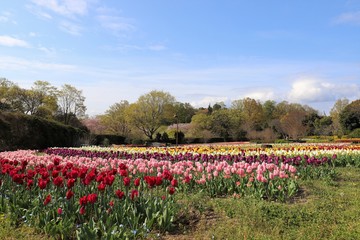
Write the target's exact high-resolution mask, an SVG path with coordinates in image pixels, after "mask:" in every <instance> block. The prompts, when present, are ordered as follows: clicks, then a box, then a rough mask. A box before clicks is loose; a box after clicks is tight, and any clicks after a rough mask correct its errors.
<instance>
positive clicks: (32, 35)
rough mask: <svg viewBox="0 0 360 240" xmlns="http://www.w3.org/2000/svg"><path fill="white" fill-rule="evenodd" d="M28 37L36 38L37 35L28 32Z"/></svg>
mask: <svg viewBox="0 0 360 240" xmlns="http://www.w3.org/2000/svg"><path fill="white" fill-rule="evenodd" d="M29 36H30V37H36V36H37V34H36V33H34V32H29Z"/></svg>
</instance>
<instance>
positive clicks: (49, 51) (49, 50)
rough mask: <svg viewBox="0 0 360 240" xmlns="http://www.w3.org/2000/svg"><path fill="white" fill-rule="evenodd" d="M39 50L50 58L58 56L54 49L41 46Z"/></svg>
mask: <svg viewBox="0 0 360 240" xmlns="http://www.w3.org/2000/svg"><path fill="white" fill-rule="evenodd" d="M38 49H39V50H40V51H42V52H44V53H45V54H46V55H49V56H54V55H55V54H56V50H55V49H54V48H47V47H44V46H41V45H39V46H38Z"/></svg>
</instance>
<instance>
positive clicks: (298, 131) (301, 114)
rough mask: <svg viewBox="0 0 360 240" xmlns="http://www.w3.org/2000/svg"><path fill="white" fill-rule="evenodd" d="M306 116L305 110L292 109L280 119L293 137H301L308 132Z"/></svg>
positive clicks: (283, 128)
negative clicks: (305, 121)
mask: <svg viewBox="0 0 360 240" xmlns="http://www.w3.org/2000/svg"><path fill="white" fill-rule="evenodd" d="M305 118H306V111H305V110H301V109H292V110H290V111H289V112H288V113H286V114H285V115H284V116H283V117H282V118H281V119H280V124H281V128H282V130H283V131H284V132H285V133H286V134H287V135H288V136H289V137H290V138H291V139H299V138H300V137H302V136H305V134H306V130H307V127H306V126H305V125H304V120H305Z"/></svg>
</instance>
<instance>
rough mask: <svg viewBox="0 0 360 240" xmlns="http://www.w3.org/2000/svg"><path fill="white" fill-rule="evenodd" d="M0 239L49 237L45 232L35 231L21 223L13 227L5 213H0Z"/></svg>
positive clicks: (37, 239) (42, 239)
mask: <svg viewBox="0 0 360 240" xmlns="http://www.w3.org/2000/svg"><path fill="white" fill-rule="evenodd" d="M0 239H3V240H22V239H24V240H25V239H26V240H45V239H51V238H50V237H49V236H47V235H45V234H40V233H37V232H36V231H35V230H34V229H33V228H29V227H27V226H24V225H21V226H19V227H16V228H15V227H14V226H12V225H11V224H10V219H8V218H7V216H6V215H5V214H1V215H0Z"/></svg>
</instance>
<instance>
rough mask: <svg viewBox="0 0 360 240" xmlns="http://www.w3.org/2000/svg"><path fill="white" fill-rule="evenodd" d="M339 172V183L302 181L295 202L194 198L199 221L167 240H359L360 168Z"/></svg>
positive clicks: (190, 203) (192, 206)
mask: <svg viewBox="0 0 360 240" xmlns="http://www.w3.org/2000/svg"><path fill="white" fill-rule="evenodd" d="M337 170H338V173H339V174H338V177H337V178H336V181H332V182H329V181H324V180H308V181H303V182H300V186H301V189H302V190H301V191H300V193H299V195H298V196H296V197H295V198H294V200H293V201H291V202H289V203H279V202H268V201H261V200H256V199H253V198H231V197H227V198H214V199H211V198H206V197H205V196H203V197H201V198H200V199H199V196H189V197H188V198H186V200H183V201H184V202H186V203H182V204H183V206H184V211H188V210H189V209H192V210H191V211H192V212H196V214H195V216H196V219H197V221H193V223H194V225H193V226H191V227H189V228H188V232H186V230H183V231H182V233H179V232H177V233H175V234H169V235H167V236H166V237H165V238H164V239H357V238H358V236H360V222H359V221H358V219H359V217H360V202H359V196H360V169H358V168H338V169H337ZM188 213H189V212H188ZM190 216H191V218H194V214H192V215H191V214H188V215H186V214H182V215H181V216H179V217H180V218H186V217H190ZM183 221H186V220H183ZM182 227H183V228H184V226H182Z"/></svg>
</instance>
